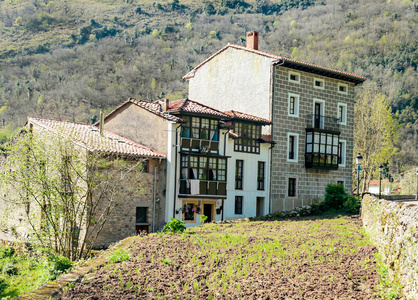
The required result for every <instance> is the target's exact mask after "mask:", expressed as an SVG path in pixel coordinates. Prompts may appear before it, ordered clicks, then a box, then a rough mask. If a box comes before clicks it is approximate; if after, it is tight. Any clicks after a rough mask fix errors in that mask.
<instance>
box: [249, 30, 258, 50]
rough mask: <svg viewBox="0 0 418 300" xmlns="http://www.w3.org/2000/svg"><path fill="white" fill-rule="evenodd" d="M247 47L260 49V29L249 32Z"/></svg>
mask: <svg viewBox="0 0 418 300" xmlns="http://www.w3.org/2000/svg"><path fill="white" fill-rule="evenodd" d="M247 48H250V49H254V50H258V31H249V32H247Z"/></svg>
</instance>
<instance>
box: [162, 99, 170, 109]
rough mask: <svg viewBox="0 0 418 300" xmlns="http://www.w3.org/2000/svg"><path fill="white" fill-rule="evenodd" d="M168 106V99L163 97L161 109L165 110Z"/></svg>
mask: <svg viewBox="0 0 418 300" xmlns="http://www.w3.org/2000/svg"><path fill="white" fill-rule="evenodd" d="M169 108H170V100H168V99H163V111H167V110H168V109H169Z"/></svg>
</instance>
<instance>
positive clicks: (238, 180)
mask: <svg viewBox="0 0 418 300" xmlns="http://www.w3.org/2000/svg"><path fill="white" fill-rule="evenodd" d="M243 176H244V161H243V160H239V159H237V161H236V164H235V189H236V190H242V180H243Z"/></svg>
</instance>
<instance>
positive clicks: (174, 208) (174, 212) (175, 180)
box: [173, 124, 181, 219]
mask: <svg viewBox="0 0 418 300" xmlns="http://www.w3.org/2000/svg"><path fill="white" fill-rule="evenodd" d="M180 127H181V124H180V125H179V126H177V128H176V144H175V145H174V147H175V151H174V153H175V156H174V199H173V200H174V203H173V218H174V219H175V218H176V198H177V197H176V196H177V158H178V155H177V154H178V153H177V152H178V151H177V147H178V131H177V130H178V129H179V128H180Z"/></svg>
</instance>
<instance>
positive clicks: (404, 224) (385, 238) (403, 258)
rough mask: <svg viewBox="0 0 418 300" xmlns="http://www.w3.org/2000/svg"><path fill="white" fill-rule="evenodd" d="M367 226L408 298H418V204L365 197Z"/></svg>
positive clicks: (363, 203)
mask: <svg viewBox="0 0 418 300" xmlns="http://www.w3.org/2000/svg"><path fill="white" fill-rule="evenodd" d="M362 219H363V226H364V228H365V229H366V231H367V232H368V233H369V234H370V236H371V238H372V240H373V241H374V243H375V245H377V247H378V248H379V252H380V254H381V255H382V257H383V260H384V262H385V263H386V264H387V265H388V266H389V267H390V270H389V272H390V275H392V276H397V277H398V278H399V280H400V283H401V284H402V285H403V293H404V296H405V297H406V298H407V299H418V205H414V204H407V203H400V202H391V201H387V200H383V199H382V200H379V199H377V198H375V197H372V196H365V197H364V198H363V202H362Z"/></svg>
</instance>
